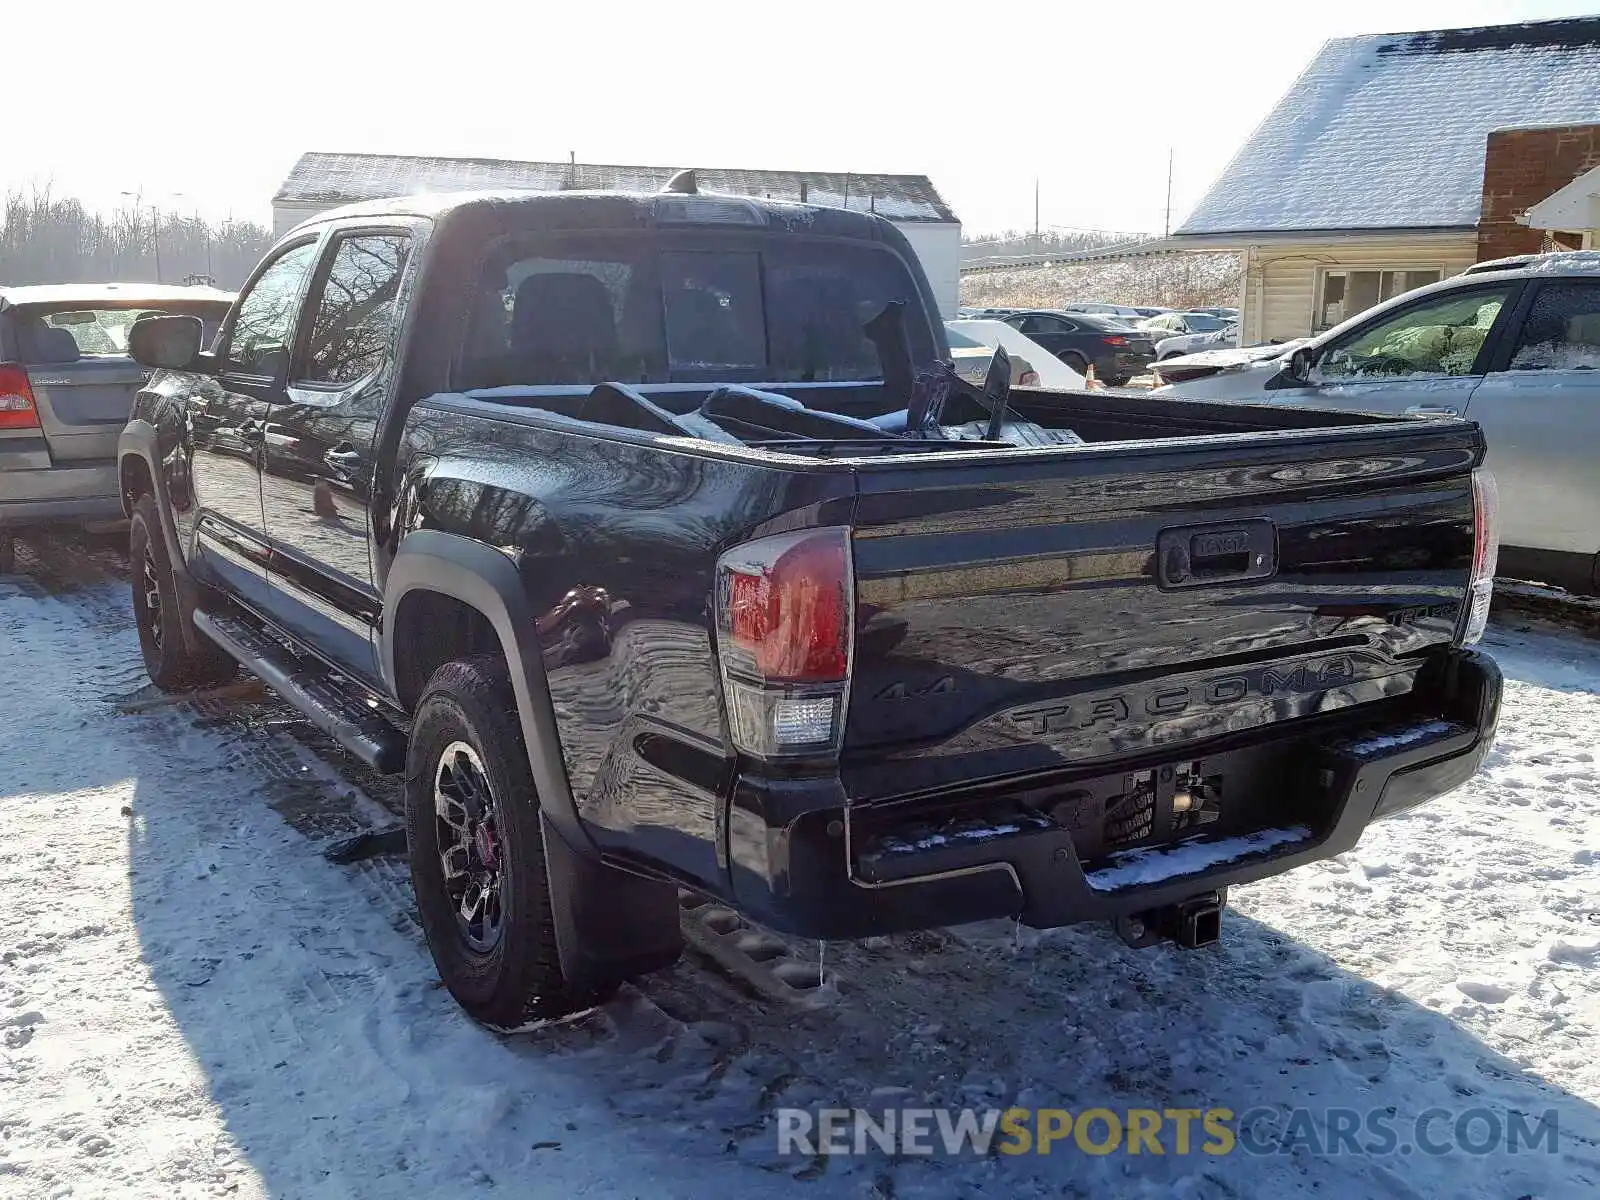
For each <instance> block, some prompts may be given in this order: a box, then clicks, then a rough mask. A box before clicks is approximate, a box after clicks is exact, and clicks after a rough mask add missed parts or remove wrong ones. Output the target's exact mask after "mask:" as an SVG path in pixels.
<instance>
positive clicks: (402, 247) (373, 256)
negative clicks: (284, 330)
mask: <svg viewBox="0 0 1600 1200" xmlns="http://www.w3.org/2000/svg"><path fill="white" fill-rule="evenodd" d="M335 246H336V249H335V250H334V254H333V261H332V262H331V263H330V264H329V267H328V271H327V275H326V277H325V278H324V279H323V281H322V287H321V294H320V295H319V296H318V297H317V298H316V300H317V307H316V316H315V317H314V318H313V319H312V322H311V336H310V337H309V338H307V339H306V348H305V352H304V356H303V358H302V359H301V362H300V365H299V367H298V368H297V369H296V371H295V374H294V377H295V379H296V381H298V382H304V383H323V384H352V383H356V382H358V381H360V380H362V379H365V378H366V377H367V376H369V375H371V374H373V373H374V372H375V371H377V370H378V368H379V367H381V366H382V365H383V363H384V359H385V358H386V357H387V356H388V353H389V346H390V342H391V338H392V336H393V333H394V315H395V299H396V297H397V296H398V294H399V291H400V278H401V276H402V275H403V274H404V273H405V267H406V256H407V255H408V253H409V252H410V249H411V242H410V239H409V238H407V237H406V236H404V235H403V234H398V233H370V234H356V235H353V236H350V237H343V238H340V239H339V240H338V241H337V242H336V243H335Z"/></svg>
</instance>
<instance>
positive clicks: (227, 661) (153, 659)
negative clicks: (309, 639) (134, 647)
mask: <svg viewBox="0 0 1600 1200" xmlns="http://www.w3.org/2000/svg"><path fill="white" fill-rule="evenodd" d="M128 568H129V578H130V579H131V580H132V582H133V617H134V623H135V624H136V625H137V626H138V629H139V649H140V650H141V651H142V652H143V653H144V666H145V670H146V671H148V672H149V673H150V680H151V682H152V683H154V684H155V685H156V686H157V687H158V688H160V689H161V690H162V691H164V692H188V691H194V690H195V689H197V688H204V687H214V686H215V685H217V684H219V683H226V682H227V681H228V680H230V679H232V678H233V677H234V676H235V675H237V674H238V673H239V664H238V663H237V662H235V661H234V660H233V659H232V658H231V657H230V656H229V655H228V653H227V652H226V651H225V650H223V649H222V647H220V646H214V645H212V644H211V643H210V642H208V641H206V640H205V638H203V637H200V636H199V635H198V634H196V633H195V631H194V629H193V627H192V626H191V627H190V628H189V629H185V628H184V624H185V623H186V622H187V621H188V617H187V616H185V615H184V611H183V605H182V604H181V603H180V601H179V597H178V585H177V581H176V580H175V579H174V578H173V574H172V557H171V554H170V552H169V550H168V547H167V539H166V537H165V536H164V535H163V534H162V532H161V519H160V517H159V516H158V515H157V513H156V501H155V497H154V496H151V495H149V494H148V493H147V494H145V495H143V496H140V497H139V500H138V503H136V504H135V505H134V507H133V520H132V521H130V522H129V524H128ZM185 634H188V635H189V636H188V640H187V641H186V639H185V636H184V635H185ZM188 641H193V642H194V643H195V644H197V645H198V646H199V647H200V649H199V650H197V651H191V650H190V649H189V647H188Z"/></svg>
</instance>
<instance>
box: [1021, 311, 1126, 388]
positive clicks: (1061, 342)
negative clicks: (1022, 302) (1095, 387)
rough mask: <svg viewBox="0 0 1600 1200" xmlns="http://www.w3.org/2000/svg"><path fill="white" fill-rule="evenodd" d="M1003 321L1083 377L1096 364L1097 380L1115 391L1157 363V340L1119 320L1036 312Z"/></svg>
mask: <svg viewBox="0 0 1600 1200" xmlns="http://www.w3.org/2000/svg"><path fill="white" fill-rule="evenodd" d="M1000 320H1002V321H1004V322H1005V323H1006V324H1007V325H1010V326H1011V327H1012V328H1014V329H1016V330H1018V331H1019V332H1021V333H1025V334H1027V335H1028V336H1029V337H1030V338H1032V339H1033V340H1034V341H1036V342H1038V343H1039V344H1040V345H1041V346H1043V347H1044V348H1045V349H1046V350H1048V351H1050V352H1051V353H1052V354H1054V355H1055V356H1056V357H1057V358H1059V359H1060V360H1061V361H1062V362H1064V363H1066V364H1067V366H1069V367H1071V368H1072V369H1073V370H1074V371H1077V372H1078V373H1079V374H1080V375H1087V374H1088V373H1089V365H1090V364H1091V363H1093V364H1094V373H1095V376H1096V377H1097V378H1098V379H1099V380H1100V381H1101V382H1102V383H1108V384H1110V385H1111V386H1112V387H1121V386H1122V385H1123V384H1125V383H1127V382H1128V380H1130V379H1132V378H1133V377H1134V376H1135V375H1143V374H1144V373H1145V372H1146V371H1148V370H1149V369H1150V364H1151V363H1152V362H1154V361H1155V357H1156V347H1155V341H1154V339H1152V338H1151V336H1150V335H1149V334H1148V333H1146V332H1144V331H1143V330H1139V329H1134V328H1132V327H1130V326H1129V325H1128V324H1127V323H1126V322H1125V321H1124V320H1122V319H1121V318H1119V317H1112V316H1106V315H1103V314H1101V313H1082V312H1052V311H1046V310H1041V309H1035V310H1033V311H1030V312H1013V313H1006V314H1005V315H1004V316H1002V317H1001V318H1000Z"/></svg>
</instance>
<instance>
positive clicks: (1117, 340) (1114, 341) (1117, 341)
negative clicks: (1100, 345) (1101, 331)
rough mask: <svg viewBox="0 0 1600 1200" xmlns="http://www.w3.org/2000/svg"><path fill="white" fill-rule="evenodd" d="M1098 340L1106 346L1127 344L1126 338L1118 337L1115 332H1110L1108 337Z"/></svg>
mask: <svg viewBox="0 0 1600 1200" xmlns="http://www.w3.org/2000/svg"><path fill="white" fill-rule="evenodd" d="M1100 340H1101V341H1102V342H1104V343H1105V344H1106V345H1108V346H1126V345H1127V344H1128V339H1127V338H1125V337H1118V336H1117V335H1116V334H1112V335H1111V336H1110V337H1103V338H1101V339H1100Z"/></svg>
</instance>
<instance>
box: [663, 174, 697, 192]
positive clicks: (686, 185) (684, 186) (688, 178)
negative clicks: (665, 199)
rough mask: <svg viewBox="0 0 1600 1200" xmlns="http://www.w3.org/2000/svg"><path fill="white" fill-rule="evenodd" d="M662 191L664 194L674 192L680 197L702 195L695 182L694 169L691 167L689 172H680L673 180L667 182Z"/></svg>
mask: <svg viewBox="0 0 1600 1200" xmlns="http://www.w3.org/2000/svg"><path fill="white" fill-rule="evenodd" d="M661 190H662V191H663V192H672V193H674V194H676V195H679V196H698V195H699V194H700V186H699V184H698V183H696V182H695V177H694V168H693V167H690V168H689V169H688V170H687V171H679V172H678V173H677V174H676V175H674V176H673V177H672V178H671V179H669V180H667V186H666V187H664V188H662V189H661Z"/></svg>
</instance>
